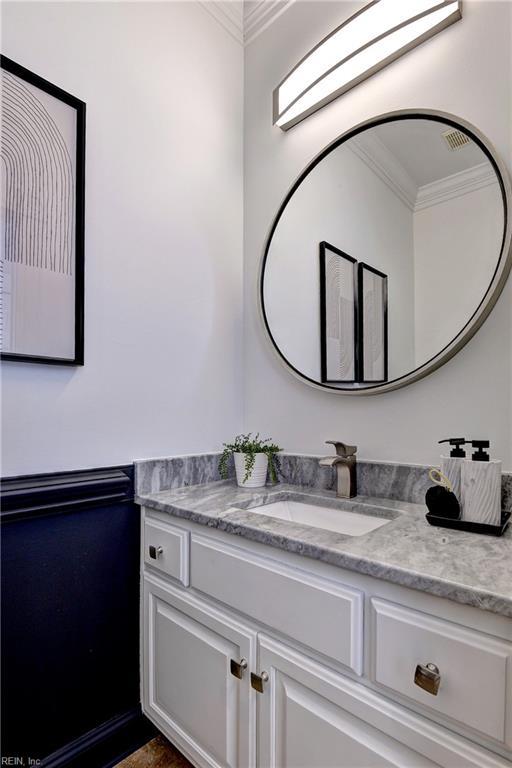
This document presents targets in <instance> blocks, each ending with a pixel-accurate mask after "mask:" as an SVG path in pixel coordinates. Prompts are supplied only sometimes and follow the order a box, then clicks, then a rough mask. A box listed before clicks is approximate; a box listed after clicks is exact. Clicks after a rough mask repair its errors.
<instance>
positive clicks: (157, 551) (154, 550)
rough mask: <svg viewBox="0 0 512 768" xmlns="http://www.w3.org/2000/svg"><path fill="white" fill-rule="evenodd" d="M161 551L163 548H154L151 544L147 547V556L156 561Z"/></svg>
mask: <svg viewBox="0 0 512 768" xmlns="http://www.w3.org/2000/svg"><path fill="white" fill-rule="evenodd" d="M163 551H164V548H163V547H155V546H153V544H150V545H149V556H150V558H151V559H152V560H157V559H158V558H159V557H160V555H161V554H162V552H163Z"/></svg>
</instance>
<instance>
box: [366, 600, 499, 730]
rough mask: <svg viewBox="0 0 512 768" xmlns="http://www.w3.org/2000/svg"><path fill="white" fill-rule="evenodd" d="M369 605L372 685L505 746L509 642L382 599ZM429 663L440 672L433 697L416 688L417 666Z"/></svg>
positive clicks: (418, 687)
mask: <svg viewBox="0 0 512 768" xmlns="http://www.w3.org/2000/svg"><path fill="white" fill-rule="evenodd" d="M371 604H372V623H373V633H374V634H373V638H372V648H373V658H372V677H373V680H374V682H376V683H378V684H380V685H384V686H386V687H387V688H390V689H392V690H393V691H395V692H396V693H399V694H401V695H402V696H406V697H407V698H409V699H412V700H413V701H415V702H417V703H419V704H422V705H423V706H426V707H429V708H430V709H431V710H435V711H436V712H438V713H440V714H442V715H446V716H448V717H451V718H453V719H454V720H457V721H459V722H460V723H462V724H464V725H466V726H469V727H470V728H472V729H474V730H476V731H479V732H480V733H482V734H485V735H486V736H490V737H491V738H493V739H496V740H497V741H500V742H505V741H507V733H508V734H509V735H510V722H508V723H507V712H509V714H508V720H510V709H509V708H510V703H508V702H507V695H510V690H509V689H510V686H511V677H510V663H511V656H512V643H508V642H506V641H504V640H499V639H498V638H493V637H490V636H489V635H486V634H483V633H481V632H477V631H475V630H473V629H467V628H465V627H462V626H460V625H458V624H453V623H451V622H449V621H445V620H444V619H439V618H436V617H433V616H429V615H428V614H425V613H420V612H419V611H414V610H411V609H410V608H404V607H402V606H399V605H395V604H394V603H389V602H387V601H385V600H380V599H376V598H372V601H371ZM429 663H430V664H434V665H435V666H436V667H437V668H438V670H439V674H440V682H439V688H438V691H437V694H434V693H431V692H428V691H426V690H424V689H423V688H422V687H420V686H419V685H417V684H416V683H415V671H416V667H417V665H423V666H425V665H426V664H429ZM507 676H508V681H507ZM427 687H428V684H427ZM507 691H508V694H507ZM507 704H508V706H507Z"/></svg>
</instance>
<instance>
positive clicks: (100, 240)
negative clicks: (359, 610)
mask: <svg viewBox="0 0 512 768" xmlns="http://www.w3.org/2000/svg"><path fill="white" fill-rule="evenodd" d="M2 17H3V18H2V22H3V24H2V27H3V28H2V53H3V54H5V55H6V56H8V57H10V58H12V59H14V60H15V61H17V62H19V63H20V64H23V65H24V66H25V67H27V68H29V69H31V70H33V71H34V72H37V73H38V74H39V75H42V76H43V77H45V78H47V79H48V80H50V81H51V82H53V83H56V84H57V85H59V86H61V87H62V88H64V89H65V90H67V91H69V92H71V93H72V94H74V95H76V96H78V97H79V98H81V99H83V100H84V101H85V102H87V166H86V254H85V263H86V286H85V290H86V293H85V296H86V306H85V366H84V367H83V368H63V367H52V366H37V365H28V364H20V363H5V364H3V365H2V368H3V466H2V473H3V474H4V475H13V474H20V473H23V474H24V473H30V472H44V471H56V470H59V469H74V468H81V467H90V466H101V465H108V464H116V463H121V462H130V461H132V460H133V459H135V458H139V457H148V456H156V455H168V454H172V453H186V452H193V451H204V450H210V449H217V448H218V447H219V444H220V442H221V441H222V440H223V439H226V438H229V437H230V436H231V435H232V434H234V433H236V432H237V431H239V427H240V421H241V409H242V402H241V381H242V378H241V365H240V357H241V324H242V306H241V291H242V288H241V281H242V256H241V249H242V77H243V74H242V73H243V51H242V48H241V46H240V45H239V44H238V43H237V42H235V40H233V39H232V38H231V37H230V36H229V35H228V34H227V33H226V31H225V30H224V29H222V27H221V26H220V25H219V24H218V23H217V22H216V21H215V20H214V19H213V18H212V17H211V16H210V14H209V13H208V12H207V11H205V9H204V8H202V7H201V6H200V5H199V4H198V3H194V2H184V3H178V2H170V3H149V2H140V3H137V2H135V3H94V2H90V3H81V2H78V3H72V2H70V3H55V4H53V3H46V2H41V3H39V2H38V3H34V4H29V3H23V2H21V3H5V4H3V7H2Z"/></svg>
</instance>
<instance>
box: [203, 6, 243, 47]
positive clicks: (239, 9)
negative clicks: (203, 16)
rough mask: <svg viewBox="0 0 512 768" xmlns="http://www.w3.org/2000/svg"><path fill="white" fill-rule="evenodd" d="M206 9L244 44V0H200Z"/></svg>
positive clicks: (238, 41)
mask: <svg viewBox="0 0 512 768" xmlns="http://www.w3.org/2000/svg"><path fill="white" fill-rule="evenodd" d="M198 1H199V5H201V6H202V7H203V8H204V9H205V11H207V12H208V13H209V14H210V16H213V18H214V19H215V20H216V21H218V23H219V24H220V25H221V27H223V28H224V29H225V30H226V32H228V33H229V34H230V35H231V37H233V38H234V39H235V40H236V41H237V43H240V45H243V44H244V11H243V3H242V0H236V1H235V0H231V1H230V0H198Z"/></svg>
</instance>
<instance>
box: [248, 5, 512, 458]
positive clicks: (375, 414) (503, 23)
mask: <svg viewBox="0 0 512 768" xmlns="http://www.w3.org/2000/svg"><path fill="white" fill-rule="evenodd" d="M363 5H364V3H363V2H357V3H356V2H343V3H339V2H296V3H294V4H293V5H292V6H291V7H290V8H289V9H288V10H287V11H286V12H285V13H283V14H282V15H281V16H280V17H279V18H278V19H277V21H276V22H275V23H274V24H272V25H271V26H270V27H269V28H268V29H267V30H266V31H265V32H264V33H263V34H262V35H261V36H260V37H258V38H257V39H256V40H255V41H254V42H253V43H251V44H250V45H249V47H248V48H247V50H246V58H245V200H244V206H245V219H244V222H245V224H244V238H245V249H244V257H245V270H244V272H245V300H246V310H245V311H246V326H245V376H246V411H245V428H246V429H252V430H260V431H262V432H264V433H265V434H270V435H272V436H273V437H274V438H275V439H276V440H278V441H279V442H280V443H281V444H282V445H284V447H285V448H286V449H288V450H291V451H304V452H311V453H317V454H318V453H322V452H325V451H326V446H325V445H324V440H326V439H333V438H339V439H343V440H346V441H348V442H350V443H354V444H357V445H358V446H359V456H360V457H361V458H366V459H382V460H394V461H405V462H418V463H423V462H424V463H430V462H434V461H436V459H437V457H438V456H439V453H440V450H439V447H438V446H437V444H436V443H437V440H439V439H440V438H443V437H447V436H450V435H452V434H455V433H457V434H459V433H461V434H465V435H467V436H468V437H489V438H490V440H491V444H492V453H493V455H494V456H496V457H501V458H503V460H504V468H508V469H512V445H511V443H512V440H511V437H512V430H511V422H512V413H511V408H512V398H511V391H512V317H511V304H512V283H511V282H509V284H508V285H507V287H506V289H505V291H504V293H503V295H502V297H501V299H500V300H499V302H498V304H497V306H496V307H495V309H494V311H493V312H492V314H491V316H490V317H489V319H488V320H487V321H486V323H485V324H484V326H483V327H482V328H481V329H480V331H479V332H478V334H477V335H476V336H475V337H474V338H473V339H472V340H471V342H469V344H468V345H467V346H466V347H465V348H464V349H463V350H462V351H461V352H460V353H459V354H458V355H457V356H456V357H455V358H454V359H453V360H451V361H450V362H449V363H447V364H446V365H445V366H444V367H443V368H441V369H440V370H439V371H437V372H435V373H433V374H431V375H430V376H429V377H427V378H426V379H423V380H422V381H420V382H418V383H416V384H413V385H411V386H409V387H406V388H405V389H402V390H398V391H396V392H391V393H389V394H385V395H377V396H371V397H368V396H367V397H357V398H355V397H346V396H341V395H336V394H331V393H328V392H325V393H324V392H319V391H316V390H314V389H311V388H310V387H309V386H307V385H306V384H305V383H303V382H301V381H298V380H297V379H295V378H294V377H293V376H292V375H291V374H290V373H289V372H288V371H287V370H285V369H284V367H282V366H281V364H280V363H279V361H278V360H277V357H276V356H275V354H274V353H273V351H272V350H271V348H270V345H269V344H268V342H267V339H266V337H265V335H264V332H263V328H262V325H261V322H260V319H259V317H258V312H257V274H258V266H259V261H260V257H261V252H262V248H263V245H264V240H265V236H266V233H267V230H268V228H269V226H270V223H271V221H272V218H273V216H274V214H275V211H276V210H277V208H278V206H279V204H280V202H281V200H282V199H283V197H284V195H285V193H286V191H287V189H288V187H289V186H290V184H291V182H292V180H293V179H295V178H296V177H297V176H298V174H299V173H300V171H301V170H302V168H303V167H304V166H305V165H306V164H307V163H308V162H309V160H311V158H312V157H313V156H314V155H316V154H317V153H318V151H319V150H320V149H321V148H322V147H324V146H325V145H326V144H328V143H329V142H330V141H331V140H333V139H334V138H335V137H337V136H338V135H339V134H341V133H342V132H343V131H345V130H346V129H348V128H349V127H350V126H352V125H354V124H356V123H358V122H360V121H362V120H365V119H367V118H370V117H372V116H374V115H377V114H381V113H383V112H388V111H390V110H394V109H403V108H414V107H425V108H431V109H440V110H444V111H447V112H451V113H454V114H456V115H460V116H461V117H463V118H465V119H467V120H469V121H470V122H472V123H474V124H475V125H476V126H478V127H479V128H480V129H481V130H482V131H483V132H484V133H485V134H486V135H487V136H488V137H489V138H490V140H491V141H492V142H493V143H494V145H495V147H496V149H497V151H498V152H499V153H500V155H501V157H502V158H503V159H504V160H505V162H506V163H507V164H508V165H509V167H510V164H511V150H512V136H511V130H510V127H511V93H512V87H511V85H512V77H511V46H510V37H511V36H510V33H511V14H512V4H510V3H502V2H492V0H489V1H488V2H471V0H470V1H469V2H465V3H464V18H463V20H462V21H461V22H458V23H457V24H455V25H453V26H452V27H450V28H449V29H447V30H445V31H444V32H442V33H441V34H439V35H438V36H437V37H435V38H434V39H432V40H430V41H428V42H427V43H425V44H424V45H423V46H421V47H420V48H417V49H416V50H414V51H412V52H411V53H409V54H407V55H406V56H404V57H403V58H402V59H400V60H399V61H397V62H395V63H393V64H392V65H390V66H389V67H387V68H386V69H385V70H383V71H382V72H380V73H378V74H377V75H375V76H374V77H372V78H371V79H370V80H368V81H366V82H365V83H363V84H361V85H359V86H357V87H356V88H354V89H353V90H352V91H350V92H349V93H347V94H345V95H344V96H342V97H341V98H339V99H338V100H336V101H335V102H333V103H332V104H330V105H329V106H327V107H325V108H324V109H322V110H321V111H319V112H318V113H316V114H315V115H312V116H311V117H309V118H308V119H307V120H306V121H304V122H303V123H301V124H299V125H297V126H296V127H294V128H292V129H291V130H290V131H289V132H287V133H283V132H282V131H280V130H279V129H278V128H273V127H272V119H271V114H272V111H271V106H272V100H271V94H272V90H273V88H274V87H275V86H276V84H277V83H279V82H280V80H281V79H282V78H283V76H285V75H286V74H287V72H288V71H289V70H290V69H291V68H292V67H293V66H294V65H295V64H296V63H297V61H299V59H300V58H301V57H302V56H303V55H304V54H305V53H306V52H307V51H308V50H310V49H311V48H312V47H313V46H314V45H315V44H316V43H317V42H318V41H319V40H320V39H321V38H322V37H324V36H325V35H326V34H328V33H329V32H330V31H331V30H332V29H333V28H334V27H335V26H337V25H338V24H340V23H341V22H342V21H343V20H344V19H346V18H347V17H348V16H350V15H351V14H352V13H353V12H354V11H356V10H357V9H359V8H361V7H362V6H363Z"/></svg>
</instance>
